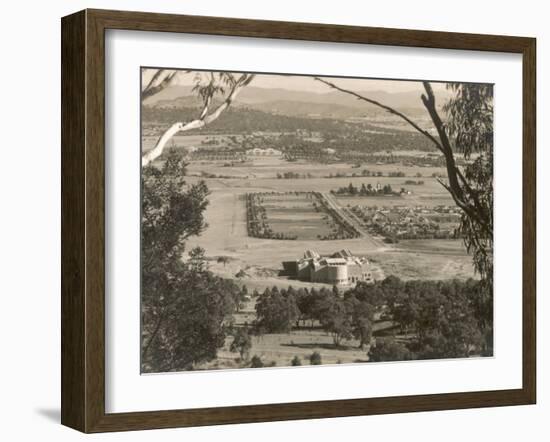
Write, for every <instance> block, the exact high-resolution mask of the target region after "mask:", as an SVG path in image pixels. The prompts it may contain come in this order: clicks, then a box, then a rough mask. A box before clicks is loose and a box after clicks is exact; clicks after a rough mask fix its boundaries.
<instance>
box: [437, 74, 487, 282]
mask: <svg viewBox="0 0 550 442" xmlns="http://www.w3.org/2000/svg"><path fill="white" fill-rule="evenodd" d="M448 87H449V89H451V90H452V91H453V92H454V93H455V95H454V96H453V97H452V98H451V99H450V100H449V102H448V103H446V104H445V106H444V110H445V112H446V114H447V120H446V123H445V128H446V130H447V132H448V133H449V137H450V138H451V140H452V141H453V143H454V147H455V149H456V150H457V151H459V152H461V153H463V154H464V156H465V158H467V159H472V161H470V162H469V163H467V164H466V166H465V167H464V176H465V178H466V181H467V183H468V187H469V191H470V193H471V197H472V198H475V201H476V202H477V206H476V209H477V212H479V216H478V217H472V216H468V214H467V213H464V214H463V216H462V223H461V227H460V228H461V231H462V233H463V236H464V241H465V243H466V247H467V248H468V251H470V252H472V253H473V257H474V265H475V268H476V270H477V271H478V272H479V274H480V275H481V276H482V278H483V279H484V280H485V282H486V285H487V290H489V291H492V282H493V234H492V233H493V85H490V84H461V83H451V84H449V86H448Z"/></svg>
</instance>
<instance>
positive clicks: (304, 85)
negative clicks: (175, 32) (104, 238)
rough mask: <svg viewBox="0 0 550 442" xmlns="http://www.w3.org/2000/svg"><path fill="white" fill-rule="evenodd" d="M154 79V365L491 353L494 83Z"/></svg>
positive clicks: (146, 201)
mask: <svg viewBox="0 0 550 442" xmlns="http://www.w3.org/2000/svg"><path fill="white" fill-rule="evenodd" d="M139 74H140V89H139V90H138V88H137V86H136V94H141V146H140V149H141V218H140V223H141V259H140V263H141V298H140V303H141V343H140V345H141V349H140V355H141V373H142V374H149V373H167V372H179V371H195V370H229V369H230V370H234V369H242V368H246V369H254V368H266V367H300V366H302V367H304V366H316V365H325V364H332V365H334V364H360V363H380V362H404V361H420V360H439V359H456V358H482V357H492V356H493V112H494V110H493V84H488V83H457V82H446V81H444V79H437V80H431V79H383V78H351V77H326V76H322V75H318V76H315V75H296V74H291V73H289V74H279V73H277V74H274V73H255V72H226V71H208V70H200V69H196V68H193V69H179V68H178V69H175V68H163V67H142V68H141V70H140V73H139ZM136 148H137V147H136Z"/></svg>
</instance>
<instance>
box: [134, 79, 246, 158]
mask: <svg viewBox="0 0 550 442" xmlns="http://www.w3.org/2000/svg"><path fill="white" fill-rule="evenodd" d="M253 79H254V74H243V75H241V76H240V77H239V79H238V80H237V81H236V82H235V83H234V84H233V86H232V88H231V91H230V92H229V94H228V95H227V97H226V99H225V100H224V101H223V102H222V103H221V104H220V105H219V106H218V107H217V108H216V109H215V110H214V111H213V112H212V113H211V114H208V108H209V105H210V103H211V101H212V99H213V94H210V95H209V96H208V97H207V98H206V100H205V105H204V107H203V109H202V111H201V113H200V115H199V118H197V119H196V120H193V121H190V122H188V123H183V122H178V123H174V124H173V125H172V126H170V128H168V130H167V131H166V132H164V133H163V134H162V136H161V137H160V138H159V139H158V141H157V143H156V144H155V147H154V148H153V149H151V150H150V151H149V152H147V153H146V154H144V155H143V156H142V158H141V166H142V167H145V166H147V165H148V164H149V163H151V162H152V161H154V160H155V159H157V158H158V157H159V156H160V155H162V152H163V150H164V148H165V146H166V143H168V141H170V139H171V138H172V137H173V136H174V135H176V134H177V133H179V132H187V131H189V130H192V129H201V128H203V127H204V126H206V125H207V124H210V123H212V122H213V121H214V120H216V119H217V118H218V117H219V116H220V115H221V114H222V113H223V112H224V111H225V110H226V109H227V108H228V107H229V106H230V105H231V103H232V102H233V101H234V100H235V98H236V97H237V95H238V94H239V92H240V91H241V90H242V89H243V88H244V87H245V86H247V85H248V84H250V82H251V81H252V80H253Z"/></svg>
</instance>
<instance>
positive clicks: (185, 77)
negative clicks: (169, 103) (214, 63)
mask: <svg viewBox="0 0 550 442" xmlns="http://www.w3.org/2000/svg"><path fill="white" fill-rule="evenodd" d="M196 74H197V72H196V71H195V72H190V73H182V74H181V75H178V77H177V80H176V81H175V82H174V84H177V85H182V86H186V85H191V84H193V78H194V76H195V75H196ZM151 75H152V70H144V72H143V84H146V83H147V82H148V81H149V79H150V78H151ZM330 81H332V82H334V83H335V84H336V85H339V86H342V87H345V88H349V89H352V90H355V91H374V90H376V91H386V92H408V91H413V92H416V91H418V92H423V91H424V88H423V87H422V84H421V83H420V82H419V81H404V80H371V79H357V78H337V77H333V78H331V79H330ZM250 85H251V86H256V87H261V88H272V89H275V88H282V89H288V90H296V91H304V92H306V91H307V92H320V93H322V92H328V91H329V88H328V86H326V85H325V84H323V83H320V82H318V81H314V80H313V78H312V77H309V76H294V75H292V76H291V75H268V74H258V75H256V77H255V78H254V80H253V81H252V83H250ZM432 86H433V88H434V90H435V91H438V90H441V89H444V88H445V84H444V83H432Z"/></svg>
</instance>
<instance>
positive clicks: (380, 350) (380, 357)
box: [369, 338, 412, 362]
mask: <svg viewBox="0 0 550 442" xmlns="http://www.w3.org/2000/svg"><path fill="white" fill-rule="evenodd" d="M410 359H412V355H411V352H410V351H409V349H408V348H407V347H406V346H405V345H404V344H402V343H400V342H397V341H396V340H395V339H393V338H377V339H376V343H375V345H373V346H371V347H370V349H369V361H371V362H387V361H407V360H410Z"/></svg>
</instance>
